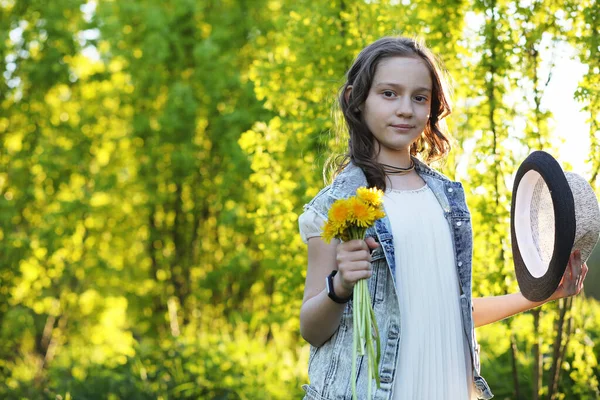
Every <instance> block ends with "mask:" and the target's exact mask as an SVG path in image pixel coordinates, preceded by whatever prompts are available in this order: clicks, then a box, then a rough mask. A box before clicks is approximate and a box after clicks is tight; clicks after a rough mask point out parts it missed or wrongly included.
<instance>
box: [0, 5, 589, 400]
mask: <svg viewBox="0 0 600 400" xmlns="http://www.w3.org/2000/svg"><path fill="white" fill-rule="evenodd" d="M387 34H404V35H409V36H412V35H421V36H422V37H423V38H425V39H426V41H427V43H428V45H429V46H430V47H431V48H432V49H433V50H434V51H435V52H436V53H437V54H439V55H440V57H441V59H442V60H443V61H444V63H445V65H446V67H447V68H448V71H449V73H450V75H451V76H452V77H453V79H454V102H455V111H454V114H453V115H452V116H451V117H450V118H449V120H448V123H449V125H450V128H451V131H452V132H453V134H454V137H455V139H456V143H455V146H454V150H453V152H452V155H451V156H450V157H449V158H448V159H447V160H446V162H445V163H444V164H442V165H439V166H438V167H439V168H441V169H442V171H443V172H445V173H446V174H448V175H449V176H450V177H452V178H454V179H460V180H461V181H463V183H464V184H465V187H466V188H467V191H468V196H467V197H468V202H469V206H470V208H471V210H472V215H473V223H474V232H475V255H474V256H475V262H474V295H476V296H486V295H499V294H504V293H510V292H514V291H516V290H518V286H517V284H516V281H515V278H514V274H513V271H512V259H511V251H510V237H509V235H508V228H509V217H510V215H509V211H510V196H511V189H512V187H511V185H510V180H511V177H512V175H513V174H514V172H515V169H516V167H517V166H518V164H519V160H521V159H523V158H524V157H525V156H526V155H527V154H528V152H529V151H531V150H534V149H546V150H549V151H552V150H553V149H556V146H560V143H559V142H558V141H557V140H556V132H555V131H554V129H553V116H552V114H551V112H550V111H549V110H547V109H545V108H544V107H543V105H542V99H543V98H544V95H545V89H546V87H547V81H548V80H549V79H551V77H552V75H551V73H549V71H550V72H551V71H552V68H553V63H552V60H544V59H542V58H541V54H542V53H543V54H550V53H551V50H552V49H553V48H555V47H556V46H561V45H564V44H568V45H570V46H572V47H573V48H574V49H575V52H576V57H578V58H579V61H580V62H581V63H582V64H583V65H585V66H586V67H587V71H588V72H587V74H586V75H585V76H584V78H583V80H582V81H581V82H580V84H579V87H578V89H577V91H576V92H575V93H564V94H563V95H564V101H565V102H568V101H574V100H573V99H576V100H577V101H578V104H579V105H580V107H581V108H582V109H583V110H584V111H585V112H586V113H587V115H588V117H589V121H588V122H589V127H590V128H589V137H590V143H591V146H590V147H589V148H583V147H582V148H581V156H582V157H584V158H585V159H586V160H587V162H588V163H589V165H590V166H591V171H592V173H591V175H590V176H587V177H586V178H588V179H589V180H590V183H591V184H592V185H593V187H594V188H595V189H596V190H598V188H599V182H598V171H599V170H600V74H599V72H600V71H599V69H600V3H598V1H597V0H447V1H444V2H437V1H433V0H418V1H417V0H415V1H410V0H403V1H384V0H382V1H350V0H333V1H308V0H296V1H277V0H253V1H244V0H235V1H234V0H223V1H212V0H207V1H202V0H170V1H157V0H128V1H108V0H98V1H87V2H86V1H82V0H58V1H51V2H49V1H41V0H0V71H2V78H0V105H1V106H0V142H1V143H2V146H1V147H0V239H1V240H0V247H1V250H0V397H1V398H63V399H64V398H74V399H79V398H111V399H117V398H123V399H125V398H127V399H133V398H140V399H145V398H148V399H155V398H160V399H168V398H206V399H265V398H272V399H289V398H300V397H301V395H302V391H301V389H300V386H301V384H302V383H306V382H307V380H308V378H307V373H306V371H307V361H308V345H307V344H306V343H305V342H304V341H303V340H302V338H301V337H300V334H299V312H300V305H301V299H302V295H303V285H304V278H305V268H306V261H307V260H306V248H305V246H304V244H303V243H302V242H301V240H300V237H299V234H298V228H297V218H298V215H299V213H301V212H302V205H303V204H304V203H305V202H307V201H308V200H309V199H310V198H311V197H312V196H314V195H315V194H316V192H317V191H318V190H319V188H320V187H322V186H323V175H322V168H323V165H324V161H325V159H326V158H327V157H328V156H329V155H330V154H331V152H339V151H341V150H342V149H343V147H344V144H345V139H343V137H342V138H339V137H336V136H335V135H334V134H333V133H334V132H335V125H334V118H333V117H332V104H333V100H334V98H335V93H336V90H337V89H338V88H339V86H340V85H341V84H342V83H343V74H344V72H345V70H346V69H347V68H348V67H349V65H350V63H351V61H352V59H353V58H354V57H355V56H356V54H357V53H358V52H359V51H360V49H361V48H363V47H364V46H365V45H367V44H368V43H370V42H371V41H373V40H375V39H377V38H379V37H381V36H383V35H387ZM519 126H523V127H525V128H524V129H518V128H517V127H519ZM567 168H568V165H567ZM599 264H600V257H598V256H595V257H594V258H592V259H591V260H590V262H589V265H590V268H592V272H590V278H588V280H587V281H586V282H587V284H588V287H590V291H593V290H594V288H598V287H600V273H595V272H594V271H600V269H599V268H600V265H599ZM594 268H595V269H594ZM594 274H595V275H594ZM590 293H591V292H590ZM592 294H593V293H592ZM596 296H598V297H600V293H598V291H597V289H596ZM561 307H562V308H561ZM561 309H564V304H562V303H556V304H548V305H545V306H544V307H543V308H542V309H541V312H540V313H539V314H538V316H537V317H534V315H532V313H525V314H522V315H520V316H517V317H515V318H512V319H509V320H507V321H504V322H501V323H497V324H493V325H491V326H488V327H483V328H480V329H478V335H479V338H480V342H481V347H482V371H483V375H484V376H485V377H486V378H487V380H488V382H489V383H490V385H491V387H492V389H493V391H494V392H495V394H496V396H497V398H499V399H504V398H511V399H513V398H522V399H530V398H534V397H535V396H537V395H534V394H533V392H534V391H535V389H534V383H533V381H534V357H533V355H532V354H533V353H532V352H533V351H534V350H533V349H534V348H535V346H536V345H537V346H539V349H540V352H541V353H540V354H541V360H542V363H541V366H542V369H543V372H542V378H541V382H542V384H541V386H540V387H539V393H538V394H539V395H540V396H541V398H545V397H544V396H548V393H549V392H550V389H549V382H550V380H551V378H550V370H551V364H552V359H553V349H554V344H553V343H554V340H555V336H556V329H557V328H556V326H555V323H556V322H555V321H557V318H558V315H559V311H560V310H561ZM538 317H539V324H537V325H536V324H534V318H538ZM567 319H568V321H569V329H568V330H567V331H566V335H565V336H563V345H564V346H566V349H567V350H566V354H565V356H564V359H563V360H561V362H560V366H561V368H560V369H561V374H560V378H559V381H558V392H557V393H558V394H556V395H555V398H567V399H575V398H576V399H595V398H599V397H600V391H599V382H598V381H599V379H600V369H599V367H598V355H599V352H600V305H599V303H598V301H597V300H594V299H593V298H591V297H588V296H579V297H578V298H577V299H576V300H575V301H574V302H573V305H572V308H571V309H570V311H568V312H567ZM515 377H516V378H515ZM59 396H60V397H59ZM536 398H537V397H536Z"/></svg>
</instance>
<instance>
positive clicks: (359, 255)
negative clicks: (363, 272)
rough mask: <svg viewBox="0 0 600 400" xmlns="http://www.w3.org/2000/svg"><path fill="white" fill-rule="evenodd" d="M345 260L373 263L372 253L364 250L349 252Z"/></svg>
mask: <svg viewBox="0 0 600 400" xmlns="http://www.w3.org/2000/svg"><path fill="white" fill-rule="evenodd" d="M345 258H346V259H347V260H348V261H371V252H370V251H368V250H363V249H360V250H354V251H349V252H348V254H347V256H346V257H345Z"/></svg>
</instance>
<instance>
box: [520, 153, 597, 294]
mask: <svg viewBox="0 0 600 400" xmlns="http://www.w3.org/2000/svg"><path fill="white" fill-rule="evenodd" d="M599 236H600V209H599V207H598V199H597V198H596V195H595V193H594V191H593V189H592V187H591V186H590V185H589V184H588V183H587V181H586V180H585V179H584V178H582V177H581V176H579V175H577V174H574V173H570V172H566V173H565V172H563V170H562V168H561V167H560V165H559V164H558V162H557V161H556V160H555V159H554V158H553V157H552V156H551V155H550V154H548V153H546V152H543V151H535V152H533V153H531V154H530V155H529V156H528V157H527V158H526V159H525V161H524V162H523V163H522V164H521V166H520V167H519V169H518V171H517V175H516V178H515V183H514V187H513V197H512V204H511V242H512V250H513V258H514V262H515V274H516V276H517V281H518V283H519V287H520V289H521V292H522V293H523V295H524V296H525V297H526V298H527V299H529V300H531V301H543V300H548V299H551V300H553V299H558V298H561V297H567V296H572V295H574V294H577V293H579V292H580V291H581V288H582V286H583V280H584V279H585V275H586V273H587V265H586V264H585V262H586V261H587V259H588V258H589V256H590V254H591V252H592V250H593V249H594V247H595V246H596V243H597V242H598V237H599Z"/></svg>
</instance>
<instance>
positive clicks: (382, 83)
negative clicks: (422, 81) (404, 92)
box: [375, 82, 431, 92]
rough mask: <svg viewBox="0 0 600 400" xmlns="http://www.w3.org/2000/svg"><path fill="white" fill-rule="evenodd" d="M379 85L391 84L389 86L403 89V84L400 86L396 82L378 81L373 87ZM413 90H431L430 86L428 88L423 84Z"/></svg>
mask: <svg viewBox="0 0 600 400" xmlns="http://www.w3.org/2000/svg"><path fill="white" fill-rule="evenodd" d="M379 86H391V87H395V88H397V89H404V86H402V85H400V84H398V83H393V82H380V83H378V84H376V85H375V87H379ZM415 92H431V88H428V87H425V86H420V87H417V88H415Z"/></svg>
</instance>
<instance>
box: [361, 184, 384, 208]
mask: <svg viewBox="0 0 600 400" xmlns="http://www.w3.org/2000/svg"><path fill="white" fill-rule="evenodd" d="M356 195H357V196H358V198H359V199H361V200H362V201H364V202H365V203H367V204H369V205H371V206H373V207H379V206H380V205H381V198H382V197H383V192H382V191H381V190H379V189H377V188H376V187H375V188H366V187H359V188H358V189H357V190H356Z"/></svg>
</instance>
